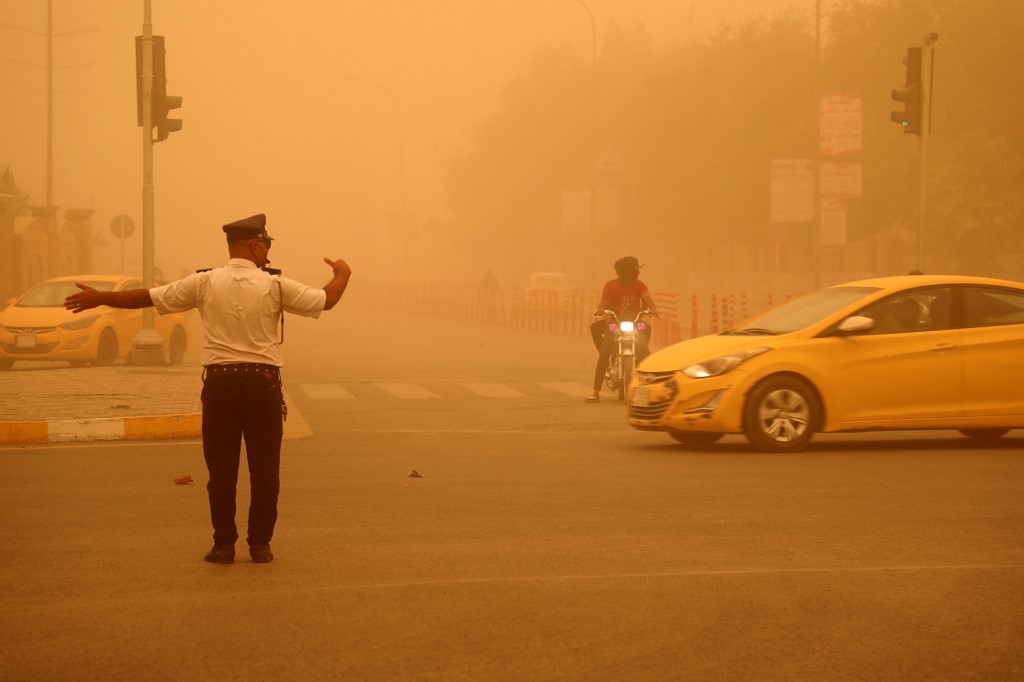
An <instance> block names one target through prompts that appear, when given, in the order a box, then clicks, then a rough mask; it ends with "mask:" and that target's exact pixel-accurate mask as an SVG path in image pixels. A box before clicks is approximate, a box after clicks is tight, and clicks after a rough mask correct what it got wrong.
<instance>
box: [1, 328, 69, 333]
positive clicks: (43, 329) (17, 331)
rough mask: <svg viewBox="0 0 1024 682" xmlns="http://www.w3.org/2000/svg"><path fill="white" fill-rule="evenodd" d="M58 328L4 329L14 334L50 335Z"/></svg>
mask: <svg viewBox="0 0 1024 682" xmlns="http://www.w3.org/2000/svg"><path fill="white" fill-rule="evenodd" d="M54 329H56V327H4V330H5V331H8V332H10V333H12V334H48V333H49V332H52V331H53V330H54Z"/></svg>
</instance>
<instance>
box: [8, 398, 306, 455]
mask: <svg viewBox="0 0 1024 682" xmlns="http://www.w3.org/2000/svg"><path fill="white" fill-rule="evenodd" d="M281 393H282V395H283V396H284V399H285V402H286V403H287V404H288V405H290V406H291V407H290V408H289V410H288V419H286V420H285V422H284V433H283V434H282V439H283V440H292V439H297V438H307V437H309V436H312V435H313V429H311V428H310V426H309V424H308V423H307V422H306V420H305V419H303V418H302V414H301V413H300V412H299V410H298V409H297V408H296V407H295V406H294V405H295V404H294V402H292V398H291V396H290V395H288V392H287V391H285V390H284V389H282V390H281ZM202 435H203V415H202V413H201V412H193V413H190V414H166V415H155V416H145V417H142V416H139V417H100V418H97V419H47V420H45V421H24V422H3V421H0V445H38V444H45V443H85V442H92V441H103V440H158V439H162V438H193V437H194V438H198V437H200V436H202Z"/></svg>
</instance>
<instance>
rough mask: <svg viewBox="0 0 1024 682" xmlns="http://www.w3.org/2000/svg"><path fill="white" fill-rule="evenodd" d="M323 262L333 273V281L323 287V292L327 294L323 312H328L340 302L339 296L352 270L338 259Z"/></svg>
mask: <svg viewBox="0 0 1024 682" xmlns="http://www.w3.org/2000/svg"><path fill="white" fill-rule="evenodd" d="M324 262H325V263H327V264H328V265H329V266H331V271H332V272H334V279H332V280H331V281H330V282H328V283H327V284H325V285H324V291H325V292H326V293H327V300H326V301H325V302H324V310H330V309H331V308H333V307H334V306H335V305H337V303H338V301H340V300H341V295H342V294H344V293H345V289H346V288H347V287H348V280H349V277H351V276H352V268H350V267H349V266H348V263H346V262H345V261H343V260H342V259H340V258H339V259H337V260H331V259H330V258H324Z"/></svg>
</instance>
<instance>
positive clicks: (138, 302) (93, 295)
mask: <svg viewBox="0 0 1024 682" xmlns="http://www.w3.org/2000/svg"><path fill="white" fill-rule="evenodd" d="M75 286H76V287H78V288H79V289H81V291H79V292H78V293H77V294H71V295H70V296H68V297H67V298H65V299H64V307H65V308H67V309H68V310H70V311H72V312H74V313H80V312H82V311H83V310H89V309H90V308H95V307H96V306H100V305H106V306H110V307H111V308H148V307H149V306H151V305H153V298H152V297H151V296H150V295H149V289H132V290H131V291H97V290H96V289H93V288H92V287H90V286H87V285H85V284H81V283H80V282H75Z"/></svg>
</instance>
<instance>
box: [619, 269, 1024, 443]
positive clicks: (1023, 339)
mask: <svg viewBox="0 0 1024 682" xmlns="http://www.w3.org/2000/svg"><path fill="white" fill-rule="evenodd" d="M1022 384H1024V284H1022V283H1020V282H1010V281H1004V280H997V279H988V278H981V277H957V276H933V275H907V276H901V277H885V278H877V279H868V280H862V281H858V282H850V283H847V284H841V285H837V286H832V287H828V288H825V289H822V290H820V291H817V292H814V293H812V294H808V295H806V296H803V297H801V298H799V299H796V300H793V301H790V302H788V303H786V304H784V305H781V306H779V307H777V308H773V309H772V310H769V311H768V312H766V313H763V314H761V315H758V316H755V317H753V318H751V319H749V320H747V321H746V322H744V323H743V324H741V325H739V326H738V327H736V328H735V329H730V330H727V331H725V332H722V333H721V334H715V335H711V336H703V337H699V338H695V339H690V340H689V341H683V342H682V343H677V344H675V345H672V346H669V347H667V348H664V349H662V350H660V351H658V352H656V353H653V354H651V355H650V356H649V357H648V358H647V359H646V360H644V361H643V362H642V363H641V364H640V366H639V367H638V368H637V372H636V373H635V374H634V376H633V379H632V381H631V383H630V387H629V392H628V407H629V416H628V420H629V424H630V425H631V426H633V427H635V428H637V429H640V430H645V431H665V432H667V433H668V434H669V435H670V436H672V437H673V438H675V439H676V440H677V441H679V442H681V443H683V444H688V445H692V446H703V445H710V444H711V443H714V442H716V441H717V440H718V439H720V438H721V437H722V436H723V435H724V434H743V435H744V436H746V438H747V440H748V441H750V443H751V444H752V445H753V446H754V447H755V448H757V449H759V450H764V451H776V452H784V451H795V450H800V449H802V448H804V447H806V446H807V444H808V443H809V442H810V440H811V438H812V437H813V436H814V434H815V433H818V432H822V433H834V432H842V431H869V430H870V431H873V430H912V429H953V430H957V431H959V432H960V433H962V434H964V435H965V436H968V437H971V438H978V439H995V438H999V437H1001V436H1003V435H1004V434H1005V433H1006V432H1007V431H1009V430H1010V429H1013V428H1024V390H1022V389H1021V386H1022Z"/></svg>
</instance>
